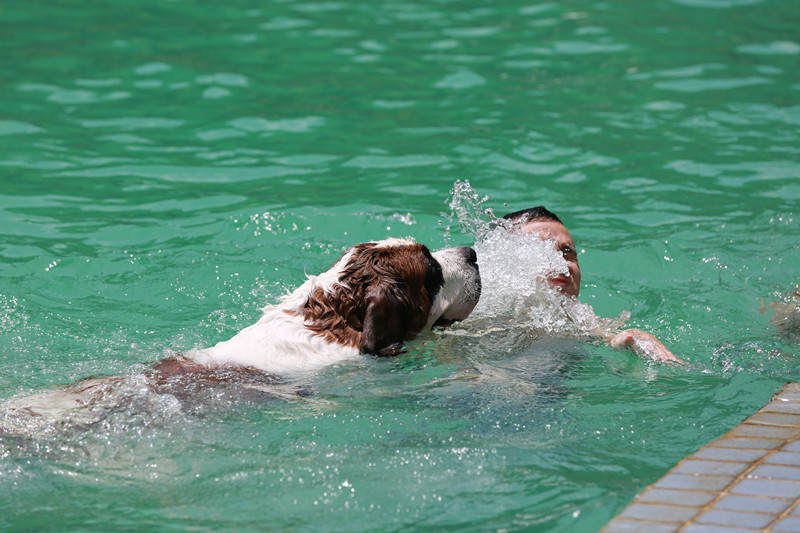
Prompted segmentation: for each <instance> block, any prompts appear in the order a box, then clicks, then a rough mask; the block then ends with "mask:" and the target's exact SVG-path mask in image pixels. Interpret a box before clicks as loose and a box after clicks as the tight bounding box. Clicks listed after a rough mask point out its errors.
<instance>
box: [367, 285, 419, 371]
mask: <svg viewBox="0 0 800 533" xmlns="http://www.w3.org/2000/svg"><path fill="white" fill-rule="evenodd" d="M409 316H410V315H409V308H408V302H405V301H404V300H403V299H402V298H398V297H397V296H396V295H394V294H392V292H391V291H376V294H373V295H372V296H371V297H370V298H369V304H368V306H367V312H366V315H365V316H364V325H363V328H362V333H361V343H360V345H359V350H360V351H361V353H365V354H373V355H378V356H395V355H399V354H401V353H403V341H405V340H406V338H407V337H408V336H409V333H413V332H411V331H409V323H408V322H409Z"/></svg>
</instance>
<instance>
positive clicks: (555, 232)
mask: <svg viewBox="0 0 800 533" xmlns="http://www.w3.org/2000/svg"><path fill="white" fill-rule="evenodd" d="M520 230H521V232H522V234H523V235H530V234H534V235H538V236H539V238H540V239H542V240H543V241H546V240H548V239H552V238H555V240H556V250H558V251H559V252H561V255H563V256H564V259H565V260H566V261H567V266H568V268H569V276H565V275H564V274H559V275H558V276H555V277H548V278H547V281H548V283H550V285H551V286H553V287H555V288H556V289H558V290H560V291H561V292H563V293H564V294H569V295H570V296H578V292H579V291H580V290H581V269H580V267H579V266H578V252H577V251H576V250H575V244H573V242H572V237H571V236H570V234H569V231H567V228H565V227H564V225H563V224H560V223H559V222H555V221H552V220H537V221H535V222H528V223H526V224H525V225H523V226H522V227H521V228H520Z"/></svg>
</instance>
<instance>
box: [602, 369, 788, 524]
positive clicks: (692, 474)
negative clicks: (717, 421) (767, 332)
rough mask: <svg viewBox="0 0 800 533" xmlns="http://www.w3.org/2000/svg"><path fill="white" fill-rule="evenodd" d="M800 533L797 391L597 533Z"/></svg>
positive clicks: (684, 463) (780, 397)
mask: <svg viewBox="0 0 800 533" xmlns="http://www.w3.org/2000/svg"><path fill="white" fill-rule="evenodd" d="M644 531H646V532H647V533H693V532H696V533H700V532H711V531H713V532H715V533H726V532H728V531H730V533H743V532H747V531H762V532H764V531H769V532H772V531H774V532H776V533H777V532H780V531H800V383H788V384H787V385H785V386H784V387H783V389H782V390H781V391H780V392H778V393H777V394H775V395H774V396H773V397H772V399H771V400H770V401H769V402H768V403H767V404H765V405H764V406H763V407H762V408H761V409H759V410H758V411H756V413H754V414H753V415H751V416H750V417H748V418H747V419H746V420H744V421H743V422H742V423H741V424H739V425H738V426H736V427H734V428H733V429H731V430H730V431H729V432H727V433H726V434H725V435H723V436H721V437H719V438H718V439H716V440H713V441H711V442H710V443H708V444H706V445H705V446H703V447H702V448H700V449H699V450H698V451H697V452H695V453H693V454H691V455H689V456H687V457H685V458H684V459H682V460H681V461H680V462H679V463H678V464H677V465H675V466H674V467H673V468H672V469H671V470H670V471H669V472H667V473H666V474H665V475H664V476H663V477H661V479H659V480H658V481H656V482H655V483H653V484H652V485H650V486H648V487H647V488H646V489H645V490H643V491H642V492H641V493H639V494H638V495H637V496H636V497H635V498H634V500H633V501H632V502H631V503H630V504H628V506H627V507H626V508H625V509H624V510H623V511H622V512H621V513H619V514H618V515H617V516H616V517H615V518H614V519H612V520H611V521H610V522H609V523H608V524H607V525H606V526H605V527H604V528H603V529H601V530H600V533H621V532H644Z"/></svg>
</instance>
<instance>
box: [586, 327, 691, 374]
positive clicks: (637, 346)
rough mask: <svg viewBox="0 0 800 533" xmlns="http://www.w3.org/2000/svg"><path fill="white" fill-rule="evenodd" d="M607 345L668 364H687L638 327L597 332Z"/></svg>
mask: <svg viewBox="0 0 800 533" xmlns="http://www.w3.org/2000/svg"><path fill="white" fill-rule="evenodd" d="M598 333H599V335H600V338H602V339H603V340H604V341H605V342H606V343H607V344H608V345H609V346H611V347H612V348H614V349H617V350H622V349H628V350H631V351H633V353H635V354H636V355H638V356H639V357H649V358H651V359H655V360H656V361H663V362H665V363H669V364H677V365H688V364H689V363H687V362H686V361H684V360H683V359H680V358H679V357H677V356H676V355H675V354H674V353H672V352H670V351H669V350H668V349H667V347H666V346H664V343H663V342H661V341H660V340H658V339H657V338H656V337H655V336H654V335H651V334H650V333H647V332H645V331H642V330H640V329H626V330H623V331H620V332H619V333H613V332H610V331H601V332H598Z"/></svg>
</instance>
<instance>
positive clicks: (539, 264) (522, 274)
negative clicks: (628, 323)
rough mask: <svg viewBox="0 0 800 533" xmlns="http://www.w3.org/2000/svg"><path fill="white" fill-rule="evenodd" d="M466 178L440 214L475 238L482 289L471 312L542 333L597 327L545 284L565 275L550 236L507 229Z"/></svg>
mask: <svg viewBox="0 0 800 533" xmlns="http://www.w3.org/2000/svg"><path fill="white" fill-rule="evenodd" d="M488 200H489V198H488V196H483V197H481V196H480V195H479V194H478V193H477V192H476V191H475V190H474V189H473V188H472V186H471V185H470V183H469V181H460V180H459V181H456V182H455V183H454V185H453V189H452V190H451V197H450V199H449V202H448V205H449V207H450V214H444V213H443V216H444V217H446V218H447V219H448V221H449V224H448V225H447V227H446V231H447V235H448V236H449V231H450V229H451V227H452V226H453V225H454V223H455V224H457V225H458V227H459V228H460V230H461V232H462V233H463V234H468V235H472V236H473V237H474V238H475V244H474V245H473V247H474V248H475V251H476V253H477V255H478V266H479V267H480V269H481V279H482V281H483V291H482V294H481V300H480V302H479V303H478V306H477V307H476V309H475V311H474V312H473V316H474V317H476V318H481V317H483V318H486V317H503V316H508V317H511V318H513V322H514V323H515V324H519V325H522V326H526V327H532V328H535V329H537V330H541V331H543V332H546V333H556V334H570V335H575V334H578V335H585V334H589V333H590V332H591V331H593V330H596V329H597V328H599V327H601V321H600V319H598V317H597V316H596V315H595V314H594V310H593V309H592V307H591V306H590V305H587V304H582V303H580V302H578V301H577V300H576V299H574V298H572V297H569V296H566V295H564V294H562V293H560V292H558V291H557V290H555V289H553V288H552V287H550V285H549V284H548V283H547V278H548V277H549V276H557V275H559V274H566V275H569V270H568V268H567V261H566V260H565V259H564V258H563V257H562V255H561V253H560V252H558V251H557V250H556V247H555V242H554V239H548V240H540V239H537V238H532V237H531V236H530V235H521V234H518V233H513V232H511V231H509V227H510V226H509V223H508V221H506V220H504V219H503V218H498V217H497V216H495V214H494V212H493V210H492V209H491V208H489V207H486V205H485V204H486V203H487V202H488Z"/></svg>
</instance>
